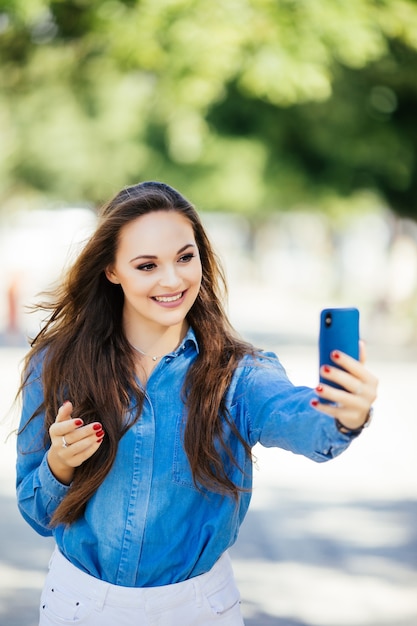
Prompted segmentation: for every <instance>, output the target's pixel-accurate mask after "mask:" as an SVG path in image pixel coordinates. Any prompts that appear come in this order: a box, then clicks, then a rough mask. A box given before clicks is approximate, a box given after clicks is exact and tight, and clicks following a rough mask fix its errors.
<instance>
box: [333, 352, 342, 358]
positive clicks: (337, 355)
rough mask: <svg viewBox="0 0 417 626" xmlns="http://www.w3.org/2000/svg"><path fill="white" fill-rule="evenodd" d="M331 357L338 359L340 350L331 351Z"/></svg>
mask: <svg viewBox="0 0 417 626" xmlns="http://www.w3.org/2000/svg"><path fill="white" fill-rule="evenodd" d="M332 357H333V358H334V359H340V352H337V350H335V351H334V352H332Z"/></svg>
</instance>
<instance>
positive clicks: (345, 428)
mask: <svg viewBox="0 0 417 626" xmlns="http://www.w3.org/2000/svg"><path fill="white" fill-rule="evenodd" d="M373 412H374V410H373V407H371V408H370V409H369V411H368V413H367V416H366V418H365V421H364V423H363V424H362V425H361V426H358V427H357V428H349V426H345V425H344V424H342V422H341V421H340V420H338V419H337V418H335V422H336V428H337V430H338V431H339V432H340V433H342V434H343V435H352V436H356V435H360V433H361V432H362V431H363V429H364V428H368V426H369V425H370V423H371V421H372V415H373Z"/></svg>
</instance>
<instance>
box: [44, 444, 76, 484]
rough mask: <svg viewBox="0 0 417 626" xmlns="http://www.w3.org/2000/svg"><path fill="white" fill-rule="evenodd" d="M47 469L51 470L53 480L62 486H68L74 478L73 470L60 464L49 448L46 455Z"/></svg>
mask: <svg viewBox="0 0 417 626" xmlns="http://www.w3.org/2000/svg"><path fill="white" fill-rule="evenodd" d="M47 461H48V467H49V469H50V470H51V472H52V474H53V476H54V478H56V479H57V480H58V481H59V482H60V483H62V484H63V485H66V486H68V485H70V484H71V482H72V479H73V478H74V468H73V467H69V466H68V465H65V464H64V463H62V461H61V460H60V459H59V457H58V456H57V455H56V454H55V453H54V451H53V449H52V448H50V449H49V451H48V455H47Z"/></svg>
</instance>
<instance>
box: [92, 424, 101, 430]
mask: <svg viewBox="0 0 417 626" xmlns="http://www.w3.org/2000/svg"><path fill="white" fill-rule="evenodd" d="M102 428H103V427H102V425H101V424H94V426H93V430H101V429H102Z"/></svg>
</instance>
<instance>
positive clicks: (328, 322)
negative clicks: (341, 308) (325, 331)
mask: <svg viewBox="0 0 417 626" xmlns="http://www.w3.org/2000/svg"><path fill="white" fill-rule="evenodd" d="M324 321H325V324H326V326H327V328H329V326H331V324H332V314H331V313H326V317H325V319H324Z"/></svg>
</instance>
